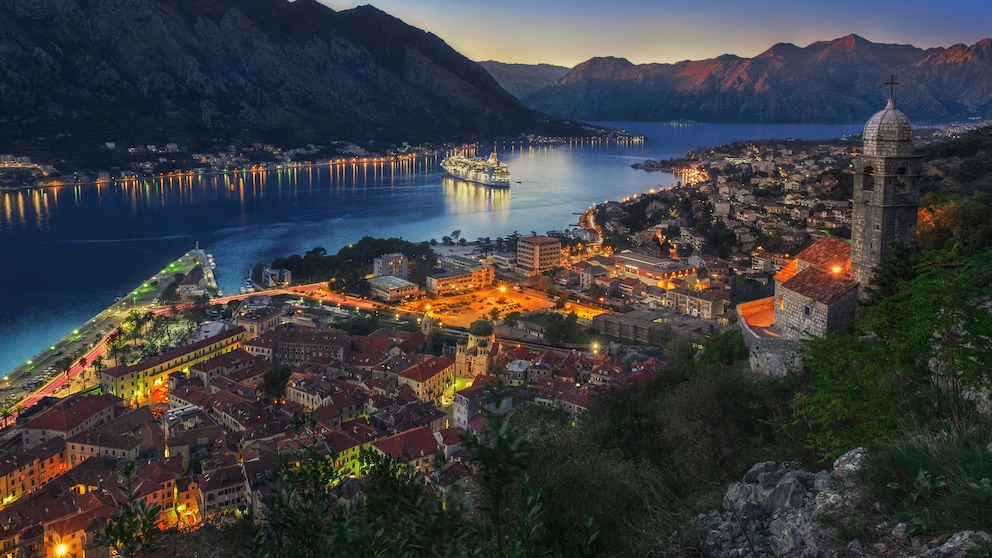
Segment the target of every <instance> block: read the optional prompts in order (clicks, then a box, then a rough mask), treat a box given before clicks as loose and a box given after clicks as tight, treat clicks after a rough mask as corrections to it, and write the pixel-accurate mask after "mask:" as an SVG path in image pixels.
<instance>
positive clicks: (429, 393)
mask: <svg viewBox="0 0 992 558" xmlns="http://www.w3.org/2000/svg"><path fill="white" fill-rule="evenodd" d="M454 380H455V361H453V360H452V359H450V358H448V357H446V356H441V357H431V358H428V359H427V360H425V361H424V362H421V363H418V364H414V365H413V366H410V367H409V368H407V369H406V370H403V371H402V372H400V374H399V376H398V381H399V384H400V385H408V386H410V387H411V388H413V391H414V392H415V393H416V394H417V398H418V399H420V400H421V401H429V402H431V403H435V404H438V405H440V404H441V401H442V398H443V397H444V392H445V390H447V389H448V388H449V387H451V386H452V385H453V383H454Z"/></svg>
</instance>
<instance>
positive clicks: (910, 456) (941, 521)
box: [861, 422, 992, 534]
mask: <svg viewBox="0 0 992 558" xmlns="http://www.w3.org/2000/svg"><path fill="white" fill-rule="evenodd" d="M941 426H942V427H943V428H942V429H939V430H933V431H930V432H924V433H915V434H912V435H908V436H906V437H905V438H903V439H901V440H898V441H896V442H893V443H889V444H884V445H881V446H879V447H877V448H872V449H871V450H870V453H869V456H870V457H869V460H868V463H867V465H866V466H865V468H864V469H863V471H862V473H861V474H862V478H863V479H864V480H865V482H866V483H867V485H868V490H869V493H870V495H871V496H872V498H873V499H876V500H881V501H884V502H886V503H888V504H889V505H890V506H892V508H893V510H895V518H894V519H895V520H896V521H901V522H906V523H907V524H909V526H910V532H911V533H913V534H935V533H947V532H953V531H960V530H963V529H972V530H985V531H989V530H992V452H990V451H989V444H990V443H992V425H990V424H989V423H987V422H984V423H982V424H977V425H972V426H968V427H956V426H953V425H951V424H943V425H941Z"/></svg>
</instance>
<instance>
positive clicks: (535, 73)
mask: <svg viewBox="0 0 992 558" xmlns="http://www.w3.org/2000/svg"><path fill="white" fill-rule="evenodd" d="M479 65H480V66H482V67H483V68H485V69H486V71H487V72H489V74H490V75H492V76H493V78H495V79H496V82H497V83H499V84H500V86H501V87H502V88H503V89H506V91H507V92H508V93H510V94H511V95H514V96H516V97H526V96H527V95H530V94H531V93H536V92H538V91H540V90H541V89H544V88H545V87H547V86H549V85H551V84H552V83H554V81H555V80H557V79H558V78H560V77H562V76H564V75H565V74H567V73H568V71H569V70H570V69H571V68H566V67H564V66H554V65H552V64H507V63H505V62H497V61H495V60H484V61H482V62H479Z"/></svg>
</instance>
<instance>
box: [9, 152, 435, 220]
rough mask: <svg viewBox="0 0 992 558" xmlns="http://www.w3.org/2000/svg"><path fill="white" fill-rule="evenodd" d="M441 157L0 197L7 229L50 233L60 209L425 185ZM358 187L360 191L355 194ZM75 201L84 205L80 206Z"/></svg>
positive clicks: (129, 180)
mask: <svg viewBox="0 0 992 558" xmlns="http://www.w3.org/2000/svg"><path fill="white" fill-rule="evenodd" d="M438 168H439V166H438V161H437V155H436V154H434V153H431V154H426V155H424V154H418V155H403V156H394V157H369V158H364V159H358V158H353V159H351V160H343V159H342V160H337V161H333V162H324V163H321V164H289V165H279V166H278V167H271V168H267V167H252V168H245V169H230V170H222V171H216V172H213V171H211V172H202V171H197V172H192V171H191V172H181V173H180V172H177V173H170V174H159V175H154V176H140V177H135V176H124V177H121V178H117V179H114V180H107V179H101V180H98V181H96V182H94V183H82V184H63V185H55V186H49V187H46V188H29V189H21V190H11V191H5V192H3V194H2V195H0V233H3V232H8V231H21V232H32V231H44V230H47V229H48V228H49V227H51V226H52V223H51V221H52V220H53V217H55V216H57V215H58V213H60V212H61V213H63V214H69V215H63V218H66V217H68V218H70V219H71V218H72V217H73V216H74V215H75V214H77V213H87V212H89V213H94V214H97V213H101V214H104V215H106V214H112V215H113V218H114V219H119V218H120V217H121V216H122V214H121V212H122V211H123V212H124V213H126V214H128V215H129V216H130V217H131V218H132V219H140V218H141V216H142V215H143V214H147V213H148V212H161V211H171V210H174V209H180V208H190V207H193V206H197V205H210V204H221V205H230V204H231V203H232V202H234V204H236V205H238V204H239V205H240V206H241V207H242V209H244V206H246V205H248V204H251V203H256V202H264V201H267V200H279V201H281V202H288V203H293V202H300V201H302V202H310V201H313V200H315V199H317V198H320V197H322V196H329V197H330V198H332V199H335V200H342V199H344V200H350V199H356V198H358V199H360V198H362V197H363V196H361V195H357V193H358V192H360V191H378V190H390V189H394V188H407V187H411V186H414V185H417V184H423V183H424V182H425V181H426V178H425V177H426V176H428V174H429V173H431V172H436V171H437V169H438ZM351 193H355V195H351ZM72 206H75V207H76V208H79V210H78V211H77V210H74V209H72Z"/></svg>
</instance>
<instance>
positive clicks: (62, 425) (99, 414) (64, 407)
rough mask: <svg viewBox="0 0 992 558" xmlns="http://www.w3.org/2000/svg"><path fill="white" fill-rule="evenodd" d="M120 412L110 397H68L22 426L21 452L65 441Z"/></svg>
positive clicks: (117, 402)
mask: <svg viewBox="0 0 992 558" xmlns="http://www.w3.org/2000/svg"><path fill="white" fill-rule="evenodd" d="M123 410H124V409H123V407H122V406H121V400H120V398H118V397H114V396H113V395H93V396H89V397H84V396H82V395H78V394H77V395H72V396H69V397H66V398H65V399H63V400H61V401H59V402H58V403H56V404H55V405H53V406H52V407H51V408H49V409H47V410H46V411H44V412H42V413H41V414H39V415H38V416H36V417H34V418H33V419H31V420H30V421H28V422H27V423H25V424H24V425H23V426H22V427H21V442H22V443H23V445H24V449H31V448H33V447H35V446H37V445H40V444H42V443H44V442H45V441H47V440H51V439H52V438H55V437H58V438H62V439H63V440H65V439H67V438H69V437H72V436H74V435H76V434H78V433H80V432H85V431H87V430H92V429H94V428H96V427H97V426H99V425H101V424H103V423H105V422H107V421H109V420H110V419H112V418H114V417H115V416H117V415H119V414H121V413H123Z"/></svg>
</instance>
